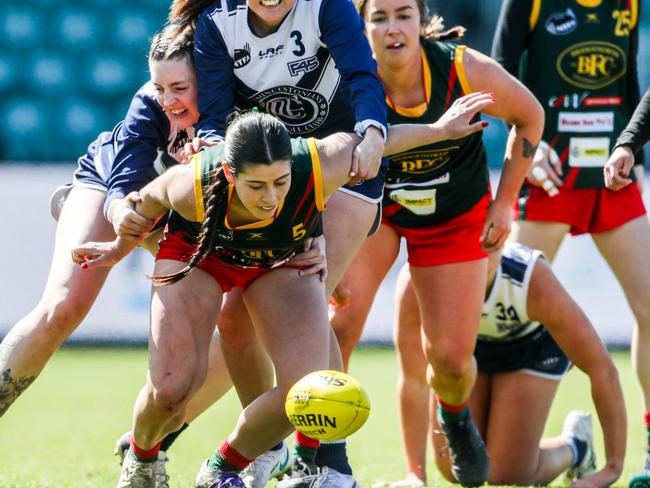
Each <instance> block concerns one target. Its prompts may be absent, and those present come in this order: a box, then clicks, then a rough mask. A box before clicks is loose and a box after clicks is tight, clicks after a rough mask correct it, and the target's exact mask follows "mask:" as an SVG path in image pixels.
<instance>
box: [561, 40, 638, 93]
mask: <svg viewBox="0 0 650 488" xmlns="http://www.w3.org/2000/svg"><path fill="white" fill-rule="evenodd" d="M626 65H627V59H626V56H625V52H624V51H623V49H621V48H620V47H619V46H617V45H616V44H611V43H609V42H602V41H587V42H581V43H578V44H575V45H573V46H571V47H568V48H567V49H565V50H564V51H562V53H561V54H560V55H559V56H558V59H557V70H558V73H559V74H560V76H561V77H562V79H564V81H566V82H567V83H569V84H571V85H573V86H577V87H580V88H586V89H589V90H596V89H599V88H603V87H605V86H607V85H610V84H611V83H613V82H614V81H615V80H617V79H618V78H620V77H621V76H623V75H624V74H625V72H626V70H627V66H626Z"/></svg>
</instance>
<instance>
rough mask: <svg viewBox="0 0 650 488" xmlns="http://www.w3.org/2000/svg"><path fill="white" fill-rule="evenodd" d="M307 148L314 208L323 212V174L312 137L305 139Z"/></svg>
mask: <svg viewBox="0 0 650 488" xmlns="http://www.w3.org/2000/svg"><path fill="white" fill-rule="evenodd" d="M307 146H308V147H309V155H310V156H311V168H312V172H313V174H314V198H315V200H316V208H317V209H318V211H319V212H322V211H323V210H325V197H324V195H323V172H322V171H321V167H320V155H319V154H318V148H317V147H316V140H315V139H314V138H313V137H310V138H309V139H307Z"/></svg>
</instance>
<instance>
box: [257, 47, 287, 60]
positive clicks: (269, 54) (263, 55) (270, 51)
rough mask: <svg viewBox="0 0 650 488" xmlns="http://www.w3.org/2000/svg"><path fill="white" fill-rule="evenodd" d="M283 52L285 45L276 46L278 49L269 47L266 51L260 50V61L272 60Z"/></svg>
mask: <svg viewBox="0 0 650 488" xmlns="http://www.w3.org/2000/svg"><path fill="white" fill-rule="evenodd" d="M283 51H284V44H280V45H279V46H276V47H269V48H267V49H266V51H262V50H260V52H259V58H260V59H268V58H272V57H273V56H277V55H278V54H282V52H283Z"/></svg>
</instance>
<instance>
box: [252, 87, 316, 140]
mask: <svg viewBox="0 0 650 488" xmlns="http://www.w3.org/2000/svg"><path fill="white" fill-rule="evenodd" d="M253 101H254V102H256V103H258V104H259V105H260V108H261V109H262V110H263V111H264V112H267V113H270V114H272V115H275V116H276V117H278V118H279V119H280V120H281V121H282V122H284V124H285V125H286V126H287V130H288V131H289V133H290V134H301V133H304V132H310V131H313V130H315V129H317V128H318V127H320V126H321V125H322V124H323V122H324V121H325V118H326V117H327V114H328V112H329V106H328V103H327V99H326V98H325V97H324V96H323V95H321V94H320V93H318V92H315V91H312V90H307V89H305V88H300V87H297V86H288V85H283V86H276V87H273V88H269V89H268V90H264V91H262V92H259V93H258V94H256V95H255V96H254V97H253Z"/></svg>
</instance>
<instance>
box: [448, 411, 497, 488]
mask: <svg viewBox="0 0 650 488" xmlns="http://www.w3.org/2000/svg"><path fill="white" fill-rule="evenodd" d="M438 421H439V422H440V426H441V427H442V430H443V432H444V433H445V437H447V446H448V447H449V459H450V461H451V471H452V473H454V476H455V477H456V479H457V480H458V483H460V484H461V486H481V485H483V484H484V483H485V482H486V481H487V477H488V470H489V469H490V460H489V458H488V455H487V450H486V449H485V444H484V443H483V439H482V438H481V434H480V433H479V431H478V429H477V428H476V425H475V424H474V421H473V420H472V416H471V415H469V413H468V414H467V417H466V418H465V419H464V420H460V421H457V422H449V423H445V422H443V421H442V419H440V417H439V418H438Z"/></svg>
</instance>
